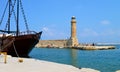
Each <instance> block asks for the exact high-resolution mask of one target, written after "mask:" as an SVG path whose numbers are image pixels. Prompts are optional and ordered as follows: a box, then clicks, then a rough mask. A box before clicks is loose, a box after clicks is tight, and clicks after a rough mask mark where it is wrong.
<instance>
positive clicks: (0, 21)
mask: <svg viewBox="0 0 120 72" xmlns="http://www.w3.org/2000/svg"><path fill="white" fill-rule="evenodd" d="M7 6H8V2H7V4H6V7H5V10H4V12H3V15H2V18H1V20H0V25H1V23H2V21H3V18H4V16H5V12H6V10H7Z"/></svg>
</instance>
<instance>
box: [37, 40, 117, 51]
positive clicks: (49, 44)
mask: <svg viewBox="0 0 120 72" xmlns="http://www.w3.org/2000/svg"><path fill="white" fill-rule="evenodd" d="M68 43H69V42H68V40H40V41H39V43H38V44H37V45H36V47H37V48H40V47H42V48H74V49H81V50H107V49H115V46H105V45H104V46H95V45H93V44H89V45H85V44H79V45H77V46H72V47H71V46H69V44H68Z"/></svg>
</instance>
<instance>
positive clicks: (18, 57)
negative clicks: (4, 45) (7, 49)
mask: <svg viewBox="0 0 120 72" xmlns="http://www.w3.org/2000/svg"><path fill="white" fill-rule="evenodd" d="M13 48H14V50H15V53H16V55H17V57H18V58H19V54H18V52H17V50H16V48H15V44H14V42H13Z"/></svg>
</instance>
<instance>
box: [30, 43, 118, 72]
mask: <svg viewBox="0 0 120 72" xmlns="http://www.w3.org/2000/svg"><path fill="white" fill-rule="evenodd" d="M114 46H116V49H110V50H77V49H68V48H66V49H60V48H34V49H33V50H32V52H31V53H30V54H29V56H30V57H32V58H36V59H40V60H45V61H52V62H57V63H63V64H69V65H73V66H75V67H78V68H93V69H96V70H99V71H101V72H115V71H116V70H120V45H114Z"/></svg>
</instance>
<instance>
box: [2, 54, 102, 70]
mask: <svg viewBox="0 0 120 72" xmlns="http://www.w3.org/2000/svg"><path fill="white" fill-rule="evenodd" d="M0 72H100V71H98V70H95V69H91V68H81V69H79V68H76V67H74V66H71V65H66V64H59V63H54V62H48V61H43V60H37V59H32V58H17V57H11V56H7V62H6V63H4V56H3V55H0Z"/></svg>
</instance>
